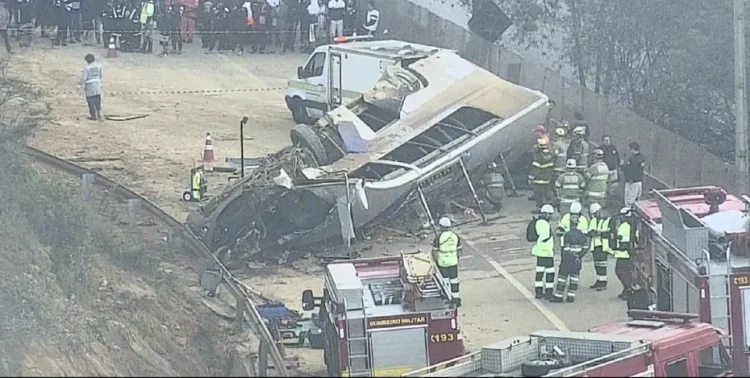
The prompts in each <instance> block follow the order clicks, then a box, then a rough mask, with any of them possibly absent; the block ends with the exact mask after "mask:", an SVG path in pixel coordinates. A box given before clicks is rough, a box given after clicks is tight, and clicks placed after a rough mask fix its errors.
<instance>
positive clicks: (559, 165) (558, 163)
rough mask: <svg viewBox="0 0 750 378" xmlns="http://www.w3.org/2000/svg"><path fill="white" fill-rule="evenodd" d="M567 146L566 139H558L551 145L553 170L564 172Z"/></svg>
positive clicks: (568, 142)
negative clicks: (553, 159) (553, 162)
mask: <svg viewBox="0 0 750 378" xmlns="http://www.w3.org/2000/svg"><path fill="white" fill-rule="evenodd" d="M568 146H570V141H569V140H567V139H558V140H556V141H555V143H554V144H553V145H552V152H553V153H554V154H555V172H565V163H566V162H567V161H568Z"/></svg>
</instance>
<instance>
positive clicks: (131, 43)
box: [120, 0, 141, 52]
mask: <svg viewBox="0 0 750 378" xmlns="http://www.w3.org/2000/svg"><path fill="white" fill-rule="evenodd" d="M125 9H126V10H125V19H124V21H123V36H122V41H121V44H120V46H121V49H122V51H123V52H135V51H138V50H139V48H140V44H141V43H140V42H141V34H140V32H141V19H140V17H141V7H140V4H138V2H137V0H132V1H131V2H130V4H128V5H127V7H126V8H125Z"/></svg>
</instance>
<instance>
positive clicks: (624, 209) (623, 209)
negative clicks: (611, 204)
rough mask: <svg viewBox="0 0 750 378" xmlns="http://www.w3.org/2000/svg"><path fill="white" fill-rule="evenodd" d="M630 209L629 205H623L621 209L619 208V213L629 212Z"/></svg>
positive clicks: (625, 213)
mask: <svg viewBox="0 0 750 378" xmlns="http://www.w3.org/2000/svg"><path fill="white" fill-rule="evenodd" d="M630 210H631V209H630V207H628V206H625V207H623V208H622V209H620V214H623V215H627V214H630Z"/></svg>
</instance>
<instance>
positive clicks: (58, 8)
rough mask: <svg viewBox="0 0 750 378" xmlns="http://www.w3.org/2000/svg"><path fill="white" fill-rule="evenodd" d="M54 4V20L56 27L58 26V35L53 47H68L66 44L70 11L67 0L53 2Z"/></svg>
mask: <svg viewBox="0 0 750 378" xmlns="http://www.w3.org/2000/svg"><path fill="white" fill-rule="evenodd" d="M53 1H54V3H53V5H54V10H53V14H54V18H55V25H57V35H55V40H54V42H53V46H60V45H63V46H67V45H68V44H67V43H66V41H67V37H68V9H67V5H66V4H65V0H53Z"/></svg>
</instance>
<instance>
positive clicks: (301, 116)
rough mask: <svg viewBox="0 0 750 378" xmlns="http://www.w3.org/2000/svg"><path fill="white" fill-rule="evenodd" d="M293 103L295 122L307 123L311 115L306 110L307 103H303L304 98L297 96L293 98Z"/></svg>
mask: <svg viewBox="0 0 750 378" xmlns="http://www.w3.org/2000/svg"><path fill="white" fill-rule="evenodd" d="M291 105H292V106H291V108H292V109H291V110H292V119H294V122H295V123H304V124H307V123H308V122H309V118H310V117H308V116H307V111H306V110H305V105H303V104H302V100H300V99H299V98H297V97H295V98H293V99H292V104H291Z"/></svg>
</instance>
